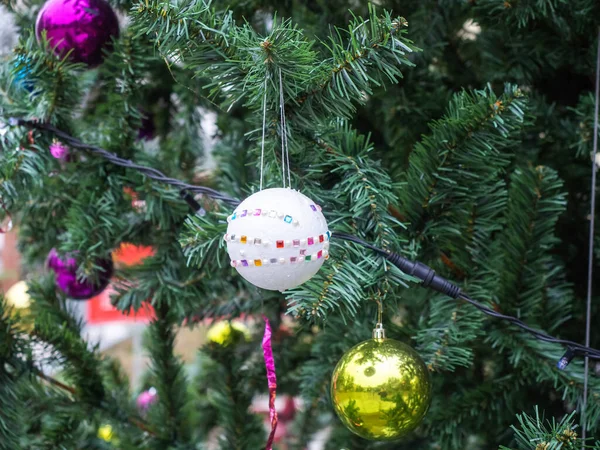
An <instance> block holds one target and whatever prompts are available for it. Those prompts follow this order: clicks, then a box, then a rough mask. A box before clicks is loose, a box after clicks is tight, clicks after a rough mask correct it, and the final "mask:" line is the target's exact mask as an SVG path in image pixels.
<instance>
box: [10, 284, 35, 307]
mask: <svg viewBox="0 0 600 450" xmlns="http://www.w3.org/2000/svg"><path fill="white" fill-rule="evenodd" d="M28 289H29V288H28V287H27V283H26V282H25V281H19V282H17V283H15V284H13V285H12V286H11V287H10V289H9V290H8V291H6V294H4V297H5V298H6V302H7V303H8V304H9V305H10V306H12V307H14V308H15V309H25V308H29V304H30V303H31V298H30V297H29V294H28V293H27V290H28Z"/></svg>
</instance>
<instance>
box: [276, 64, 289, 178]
mask: <svg viewBox="0 0 600 450" xmlns="http://www.w3.org/2000/svg"><path fill="white" fill-rule="evenodd" d="M279 112H280V116H281V118H280V122H281V123H280V126H281V178H282V182H283V187H285V168H286V166H287V179H288V188H291V187H292V177H291V175H290V152H289V148H288V136H287V123H286V121H285V102H284V99H283V77H282V76H281V68H280V69H279Z"/></svg>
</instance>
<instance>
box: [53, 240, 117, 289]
mask: <svg viewBox="0 0 600 450" xmlns="http://www.w3.org/2000/svg"><path fill="white" fill-rule="evenodd" d="M47 264H48V267H49V268H50V269H52V271H53V272H54V273H55V275H56V285H57V286H58V288H59V289H60V290H61V291H63V292H64V293H65V294H66V295H67V297H69V298H71V299H73V300H88V299H90V298H92V297H95V296H96V295H98V294H100V293H101V292H102V291H103V290H104V289H105V288H106V286H108V283H109V281H110V277H111V276H112V274H113V271H114V267H113V262H112V259H102V260H99V261H98V262H97V265H98V266H100V267H101V268H102V271H99V273H98V276H97V280H96V282H95V283H93V282H91V281H88V280H81V279H78V278H77V261H76V260H75V258H71V257H65V258H61V257H60V256H59V255H58V253H57V251H56V249H54V248H53V249H52V250H51V251H50V254H49V255H48V261H47Z"/></svg>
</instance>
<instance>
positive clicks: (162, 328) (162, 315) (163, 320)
mask: <svg viewBox="0 0 600 450" xmlns="http://www.w3.org/2000/svg"><path fill="white" fill-rule="evenodd" d="M155 310H156V319H155V320H154V321H152V323H151V324H150V328H149V339H148V340H147V346H148V350H149V353H150V358H151V371H152V374H153V381H154V385H155V387H156V390H157V392H158V401H157V403H156V405H155V406H153V408H152V410H151V411H150V414H149V423H150V425H151V426H152V429H154V430H155V434H156V436H155V438H154V442H153V444H152V448H156V449H163V448H168V447H171V446H173V447H182V448H185V447H186V446H188V445H189V444H190V442H189V439H190V431H189V430H188V429H187V421H186V411H187V402H188V399H187V380H186V376H185V373H184V368H183V364H182V362H181V360H180V359H179V358H178V357H176V356H175V354H174V348H175V337H176V335H175V330H174V323H173V319H172V315H171V314H170V313H169V310H168V307H167V306H166V305H165V304H162V305H160V306H156V307H155Z"/></svg>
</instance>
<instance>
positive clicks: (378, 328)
mask: <svg viewBox="0 0 600 450" xmlns="http://www.w3.org/2000/svg"><path fill="white" fill-rule="evenodd" d="M373 339H385V330H384V329H383V324H382V323H378V324H377V325H375V329H374V330H373Z"/></svg>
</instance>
